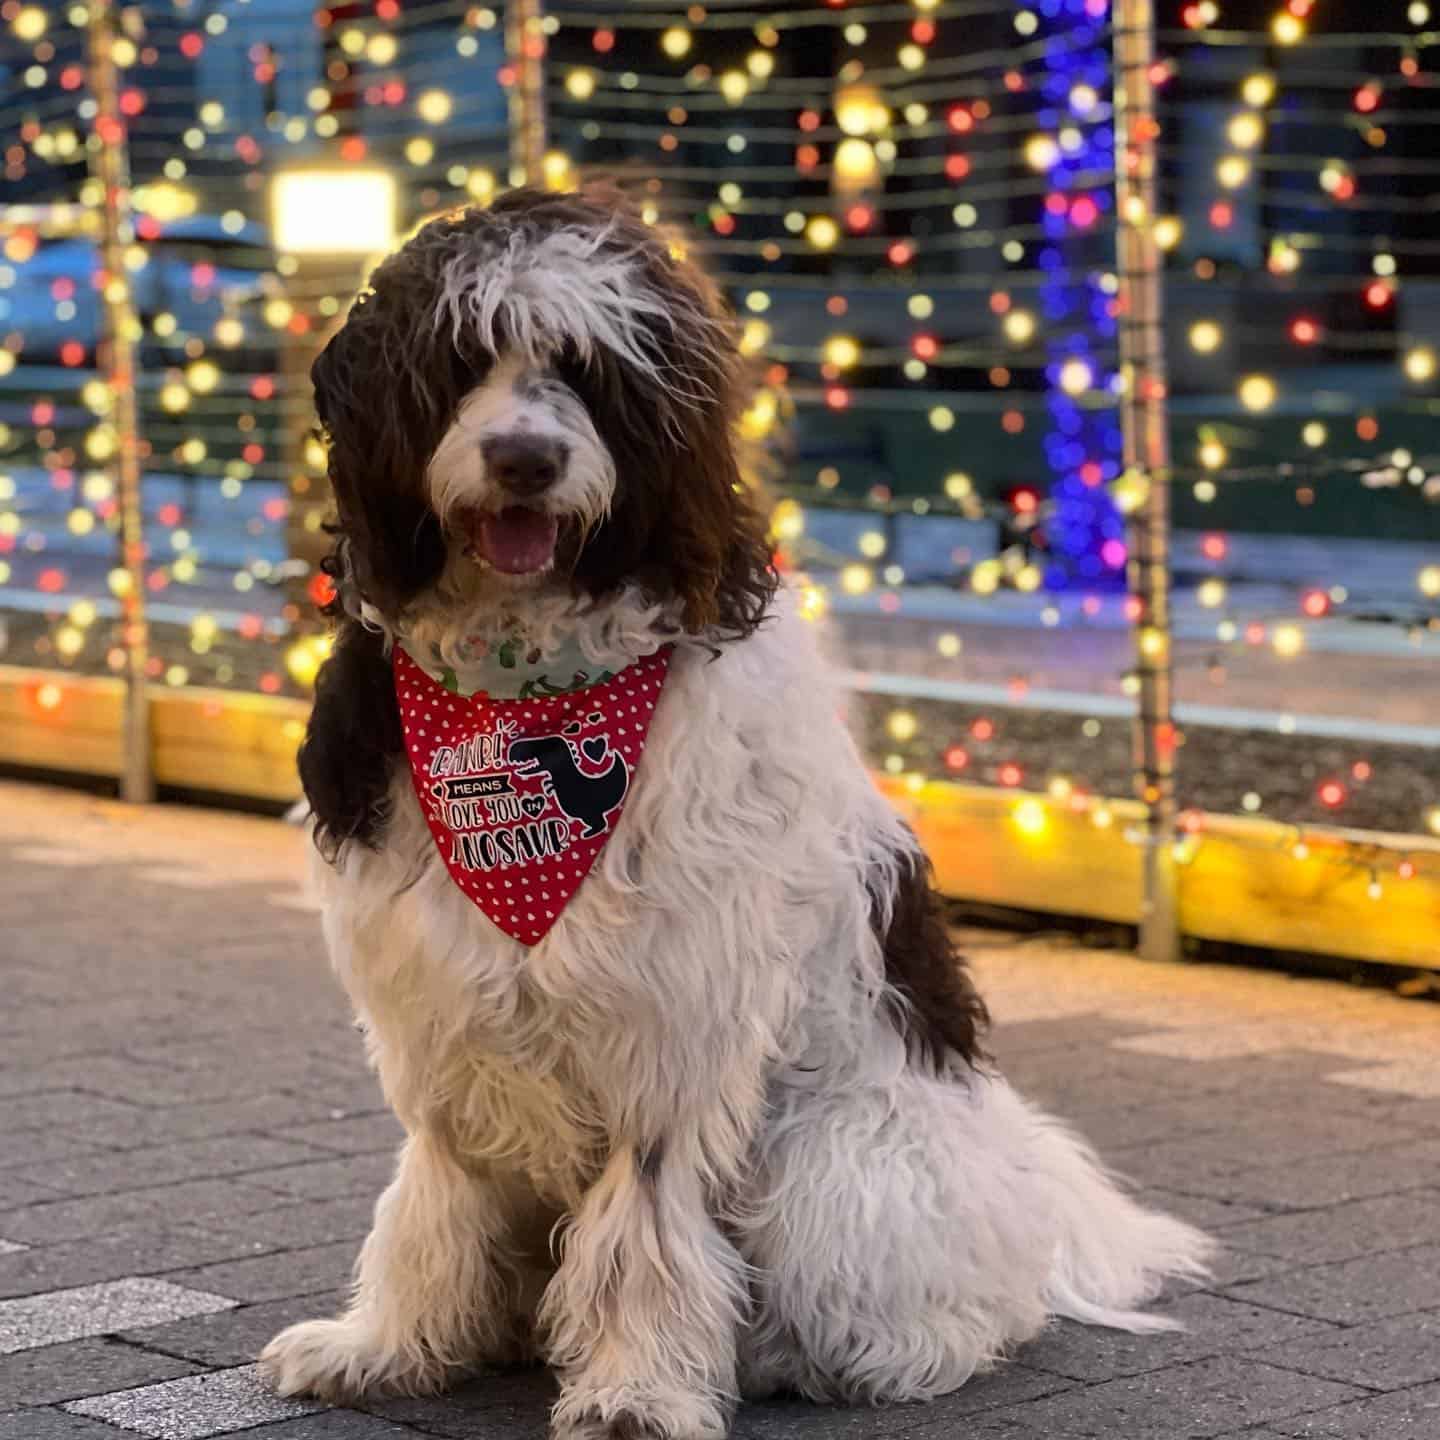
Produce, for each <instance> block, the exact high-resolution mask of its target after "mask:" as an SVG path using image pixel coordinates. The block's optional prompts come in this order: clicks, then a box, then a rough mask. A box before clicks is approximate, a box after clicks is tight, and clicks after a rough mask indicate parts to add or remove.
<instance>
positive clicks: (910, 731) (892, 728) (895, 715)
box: [885, 710, 920, 744]
mask: <svg viewBox="0 0 1440 1440" xmlns="http://www.w3.org/2000/svg"><path fill="white" fill-rule="evenodd" d="M885 729H886V730H887V731H888V732H889V734H890V738H891V739H892V740H898V741H900V742H901V744H904V742H905V741H907V740H913V739H914V738H915V735H916V732H917V731H918V730H919V729H920V722H919V721H918V720H917V719H916V718H915V716H914V713H913V712H912V711H909V710H892V711H891V712H890V714H889V715H888V716H887V717H886V720H885Z"/></svg>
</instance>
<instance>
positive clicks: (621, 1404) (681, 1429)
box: [550, 1387, 730, 1440]
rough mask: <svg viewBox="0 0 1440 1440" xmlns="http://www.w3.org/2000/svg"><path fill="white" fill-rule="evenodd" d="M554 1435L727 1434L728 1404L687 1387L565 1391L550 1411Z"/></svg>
mask: <svg viewBox="0 0 1440 1440" xmlns="http://www.w3.org/2000/svg"><path fill="white" fill-rule="evenodd" d="M550 1425H551V1432H550V1433H551V1436H552V1440H724V1437H725V1436H726V1435H727V1434H728V1433H729V1430H730V1415H729V1411H728V1410H727V1409H726V1407H724V1406H722V1405H719V1404H717V1403H716V1402H715V1400H713V1399H712V1398H711V1397H709V1396H706V1395H694V1394H690V1393H688V1392H686V1391H676V1392H670V1393H665V1392H656V1393H652V1394H641V1393H638V1392H637V1391H635V1390H633V1389H630V1388H628V1387H627V1388H626V1389H625V1390H623V1391H619V1390H605V1391H600V1392H595V1391H586V1392H577V1391H574V1390H566V1391H563V1392H562V1393H561V1396H560V1400H559V1402H558V1403H557V1404H556V1406H555V1409H554V1411H553V1412H552V1413H551V1416H550Z"/></svg>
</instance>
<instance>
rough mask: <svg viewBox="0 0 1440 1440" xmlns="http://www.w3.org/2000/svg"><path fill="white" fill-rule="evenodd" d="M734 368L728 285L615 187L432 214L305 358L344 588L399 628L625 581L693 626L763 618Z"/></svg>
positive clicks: (758, 540)
mask: <svg viewBox="0 0 1440 1440" xmlns="http://www.w3.org/2000/svg"><path fill="white" fill-rule="evenodd" d="M739 372H740V366H739V360H738V356H737V353H736V350H735V346H734V341H733V338H732V333H731V327H730V324H729V322H728V319H727V317H726V316H725V315H724V313H723V311H722V309H721V306H720V304H719V302H718V299H717V296H716V292H715V291H714V288H713V287H712V286H711V285H710V283H709V282H708V281H707V280H706V279H705V277H704V276H703V275H701V274H700V272H699V271H698V270H696V269H695V268H694V267H693V266H692V265H689V264H688V263H686V262H685V261H683V260H681V259H678V258H676V256H675V254H673V253H672V247H671V244H670V243H669V241H668V240H667V238H666V236H665V235H664V234H663V233H661V232H659V231H657V230H655V229H654V228H653V227H651V226H648V225H646V224H644V223H643V222H642V221H641V220H640V219H639V218H638V217H637V216H636V215H635V214H634V213H633V212H632V211H630V210H629V209H628V208H627V207H626V206H625V205H624V204H623V202H621V201H619V200H618V199H617V198H616V197H614V196H612V195H599V196H596V195H564V196H556V195H549V194H545V193H543V192H537V191H532V190H516V191H512V192H510V193H509V194H508V195H506V196H504V197H502V198H501V199H500V200H499V201H497V202H496V203H495V204H494V205H493V206H491V207H489V208H488V209H484V210H480V209H468V210H464V211H459V212H456V213H454V214H452V215H447V216H445V217H443V218H441V219H439V220H435V221H432V222H431V223H430V224H429V225H427V226H425V227H424V228H423V229H422V230H420V231H419V232H418V233H417V234H416V236H415V237H414V238H413V239H411V240H410V241H409V242H408V243H407V244H406V245H405V246H404V247H403V248H402V249H401V250H400V251H399V252H398V253H397V254H395V255H394V256H392V257H391V258H390V259H389V260H387V261H386V262H385V263H384V264H383V265H381V266H380V268H379V269H378V270H377V271H376V272H375V274H374V276H373V277H372V279H371V289H370V291H369V292H368V293H367V294H366V295H364V296H362V297H361V298H360V299H359V300H358V301H357V302H356V304H355V306H354V308H353V309H352V310H351V312H350V315H349V317H348V318H347V320H346V322H345V324H344V326H343V327H342V328H341V330H340V331H339V332H338V333H337V334H336V336H335V337H334V338H333V339H332V340H331V342H330V343H329V345H327V346H326V348H325V350H324V352H323V353H322V354H321V356H320V358H319V359H318V360H317V361H316V363H315V366H314V369H313V371H312V377H313V379H314V381H315V393H316V406H317V409H318V410H319V414H320V419H321V422H322V424H323V426H324V429H325V431H326V433H327V435H328V438H329V441H330V478H331V482H332V485H333V487H334V490H335V497H336V502H337V506H338V510H339V543H338V545H337V550H336V554H335V556H333V557H332V560H331V562H330V563H331V567H332V570H333V571H334V572H337V573H336V579H337V581H338V582H339V583H340V585H341V588H342V597H343V598H346V599H348V600H355V599H360V600H364V601H366V602H368V603H369V604H370V605H371V606H373V607H374V608H375V609H376V610H378V611H379V612H380V613H381V614H382V615H384V616H385V617H386V618H387V620H389V621H391V622H392V623H397V624H398V623H399V622H400V621H401V620H402V619H403V617H404V615H405V614H406V613H407V611H408V610H409V609H411V608H412V607H414V606H417V605H420V606H427V607H430V608H432V609H433V608H434V607H436V606H437V605H447V604H448V605H452V606H456V607H461V606H463V607H464V608H465V610H466V612H467V613H468V614H472V615H473V613H474V612H475V610H476V607H477V606H478V607H481V608H483V607H485V606H487V605H493V606H495V607H497V608H498V607H505V608H506V610H507V611H515V610H523V607H524V605H525V603H526V599H527V596H529V595H532V594H544V595H551V594H554V593H555V592H556V591H571V592H575V593H578V594H580V595H585V596H592V597H601V596H603V595H605V594H606V593H608V592H610V591H613V590H615V589H617V588H619V587H621V586H623V585H626V584H632V585H635V586H638V587H639V588H640V589H641V590H642V591H644V592H645V593H646V594H647V595H649V596H650V597H652V598H653V599H655V600H657V601H659V602H661V603H662V604H666V605H667V606H669V607H670V608H671V609H672V610H673V612H674V613H675V615H677V616H678V617H679V619H680V622H681V623H682V624H683V625H684V626H685V627H686V628H688V629H691V630H704V629H713V628H716V627H718V628H720V629H722V630H726V631H731V632H739V633H744V632H745V631H747V630H748V629H750V628H753V626H754V624H755V623H757V622H758V620H759V618H760V615H761V613H762V612H763V610H764V608H765V605H766V604H767V602H768V600H769V598H770V595H771V593H772V591H773V586H774V578H773V575H772V574H771V572H770V569H769V552H768V547H767V545H766V543H765V538H764V533H763V526H762V525H761V523H760V520H759V518H758V516H757V513H756V511H755V510H754V508H753V506H752V504H751V503H750V500H749V498H748V496H747V495H746V493H745V491H744V488H743V486H742V484H741V482H740V474H739V469H738V465H737V461H736V455H735V447H734V439H733V434H732V429H733V421H734V418H735V415H736V412H737V407H738V405H739V403H740V399H741V395H740V379H739ZM347 589H348V592H349V593H348V594H346V591H347Z"/></svg>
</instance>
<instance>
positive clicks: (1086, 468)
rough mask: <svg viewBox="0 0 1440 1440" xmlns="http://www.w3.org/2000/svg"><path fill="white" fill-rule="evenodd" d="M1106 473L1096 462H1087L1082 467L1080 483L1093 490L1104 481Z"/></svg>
mask: <svg viewBox="0 0 1440 1440" xmlns="http://www.w3.org/2000/svg"><path fill="white" fill-rule="evenodd" d="M1104 478H1105V472H1104V471H1103V470H1102V469H1101V468H1100V464H1099V462H1098V461H1096V460H1087V461H1086V462H1085V463H1084V464H1083V465H1082V466H1081V467H1080V483H1081V484H1082V485H1086V486H1088V487H1089V488H1090V489H1091V490H1093V489H1094V488H1095V487H1096V486H1097V485H1098V484H1099V483H1100V482H1101V481H1102V480H1103V479H1104Z"/></svg>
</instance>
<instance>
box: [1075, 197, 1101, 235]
mask: <svg viewBox="0 0 1440 1440" xmlns="http://www.w3.org/2000/svg"><path fill="white" fill-rule="evenodd" d="M1099 218H1100V207H1099V206H1098V205H1097V204H1096V203H1095V202H1094V201H1093V200H1092V199H1091V198H1090V197H1089V196H1088V195H1082V196H1081V197H1080V198H1079V199H1078V200H1077V201H1076V202H1075V203H1074V204H1073V205H1072V206H1071V207H1070V223H1071V224H1072V225H1074V226H1075V227H1076V228H1077V229H1080V230H1088V229H1089V228H1090V227H1091V226H1092V225H1093V224H1094V223H1095V222H1096V221H1097V220H1098V219H1099Z"/></svg>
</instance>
